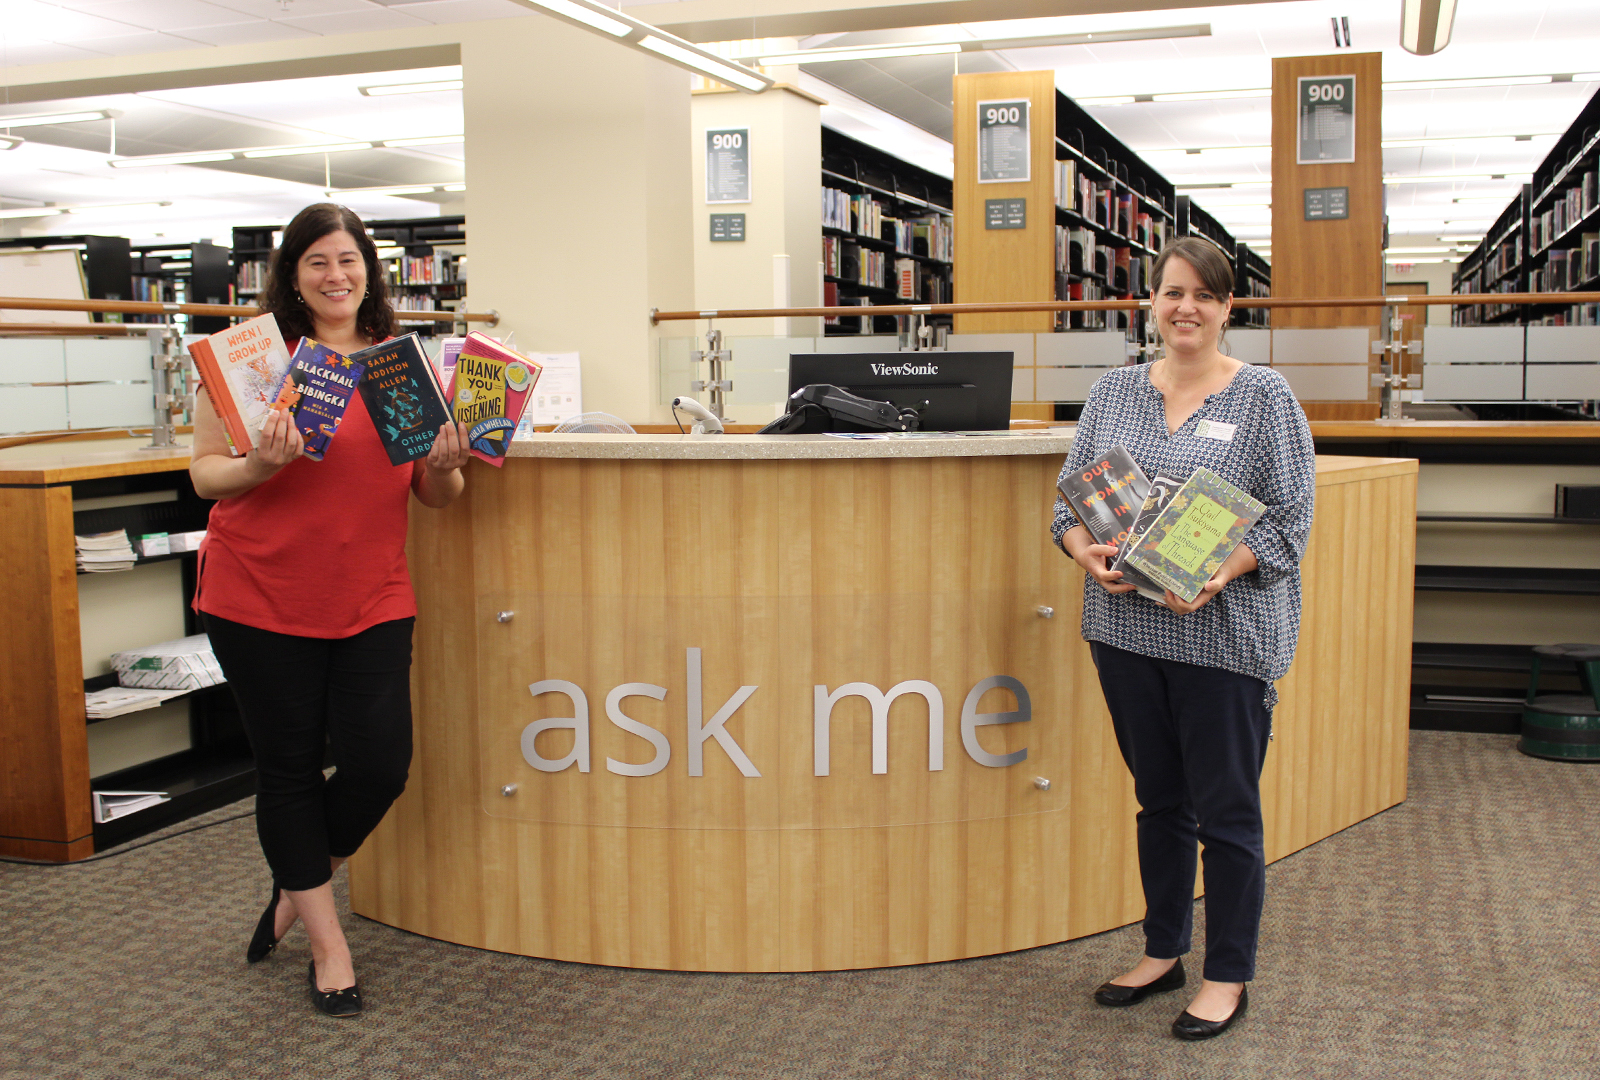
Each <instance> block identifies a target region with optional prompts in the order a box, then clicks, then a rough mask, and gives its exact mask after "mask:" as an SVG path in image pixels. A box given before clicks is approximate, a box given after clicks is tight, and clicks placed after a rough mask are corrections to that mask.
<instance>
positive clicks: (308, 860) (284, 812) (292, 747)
mask: <svg viewBox="0 0 1600 1080" xmlns="http://www.w3.org/2000/svg"><path fill="white" fill-rule="evenodd" d="M201 618H202V621H203V622H204V624H205V629H206V633H207V634H208V635H209V636H210V638H211V648H212V651H213V652H215V653H216V656H217V662H218V663H219V664H220V665H221V666H222V672H223V674H224V675H226V676H227V677H228V683H229V685H231V686H232V687H233V695H234V698H235V700H237V701H238V703H239V713H240V715H241V717H242V718H243V720H244V729H245V733H246V734H247V735H248V736H249V738H250V749H251V751H252V752H253V753H254V754H255V759H256V774H257V778H258V784H259V788H258V791H257V794H256V833H257V835H259V836H260V838H261V850H262V852H263V853H264V854H265V855H266V857H267V865H268V866H270V867H271V868H272V877H273V880H274V881H276V882H277V883H278V884H279V885H280V886H282V887H283V888H285V889H291V890H294V891H302V890H305V889H314V888H316V887H317V886H319V885H322V884H324V883H326V882H327V881H328V879H329V878H330V877H331V876H332V872H331V871H330V870H329V869H328V859H329V857H330V856H333V857H338V858H348V857H349V856H351V855H354V854H355V853H356V849H357V848H359V847H360V846H361V842H362V841H363V840H365V839H366V838H367V835H368V834H369V833H371V832H372V830H373V829H375V828H377V827H378V822H380V821H382V820H383V815H384V814H385V813H387V812H388V810H389V806H390V804H391V803H393V802H394V801H395V799H397V798H399V797H400V792H402V791H404V790H405V786H406V773H407V770H408V769H409V768H410V766H411V681H410V672H411V628H412V626H413V624H415V622H416V620H415V619H396V620H394V621H392V622H384V623H379V624H378V625H376V626H373V627H370V628H368V629H366V630H363V631H361V632H360V633H359V634H355V635H353V636H352V637H347V638H334V639H325V638H308V637H295V636H293V635H290V634H276V633H273V632H272V631H270V630H259V629H257V628H256V627H253V626H246V625H244V624H243V623H236V622H230V621H229V620H227V619H220V618H218V617H217V616H215V615H208V614H205V613H203V612H202V613H201ZM330 749H331V751H332V756H333V764H334V768H335V770H336V771H335V772H334V775H333V776H332V777H331V778H329V779H324V777H323V775H322V763H323V760H324V755H325V752H326V751H328V750H330Z"/></svg>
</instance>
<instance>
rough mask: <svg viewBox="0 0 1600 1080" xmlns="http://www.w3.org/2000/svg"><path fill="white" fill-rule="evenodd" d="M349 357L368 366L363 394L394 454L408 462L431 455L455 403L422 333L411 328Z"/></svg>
mask: <svg viewBox="0 0 1600 1080" xmlns="http://www.w3.org/2000/svg"><path fill="white" fill-rule="evenodd" d="M349 358H350V359H351V360H353V361H355V362H356V363H358V364H360V365H362V366H363V367H364V368H365V369H366V374H365V375H364V376H363V377H362V379H361V397H362V399H363V400H364V401H366V403H367V412H368V414H369V415H371V417H372V426H373V427H375V428H377V429H378V439H379V441H381V442H382V443H383V448H384V450H385V451H386V452H387V453H388V455H389V460H390V461H391V462H393V463H394V464H396V465H404V464H406V463H407V462H411V461H416V460H417V459H418V458H424V457H427V456H428V451H429V450H431V449H433V440H434V439H436V438H438V437H439V428H441V427H443V426H444V425H445V424H448V423H450V409H449V407H448V406H447V405H446V404H445V396H444V391H443V390H441V389H440V388H439V376H438V375H437V374H436V373H435V372H434V369H433V364H432V363H430V362H429V360H428V354H427V353H426V352H424V351H423V349H422V341H421V339H420V338H418V337H417V335H416V334H407V335H406V336H405V337H398V338H394V339H393V340H390V341H382V342H379V343H378V344H376V345H369V346H367V347H366V348H365V349H360V350H358V351H356V352H353V353H351V354H350V357H349Z"/></svg>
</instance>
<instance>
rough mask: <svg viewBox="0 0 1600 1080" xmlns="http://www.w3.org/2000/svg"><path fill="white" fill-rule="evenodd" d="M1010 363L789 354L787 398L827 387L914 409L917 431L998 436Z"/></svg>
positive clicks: (962, 355) (986, 357) (1001, 359)
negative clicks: (918, 415)
mask: <svg viewBox="0 0 1600 1080" xmlns="http://www.w3.org/2000/svg"><path fill="white" fill-rule="evenodd" d="M1013 360H1014V354H1012V353H1008V352H910V353H893V352H889V353H790V354H789V393H791V394H793V393H794V392H795V391H796V390H798V389H800V388H801V387H802V386H810V385H811V384H812V383H832V384H833V385H834V386H839V387H843V388H844V389H846V390H848V391H850V392H851V393H852V394H859V395H860V396H862V397H865V398H873V399H875V400H877V401H889V402H893V403H894V404H895V405H896V406H898V407H900V408H902V409H907V408H909V409H918V410H920V411H921V413H922V424H921V427H922V430H923V431H1003V430H1005V429H1006V428H1008V427H1010V426H1011V367H1012V363H1013ZM841 430H843V428H842V427H841Z"/></svg>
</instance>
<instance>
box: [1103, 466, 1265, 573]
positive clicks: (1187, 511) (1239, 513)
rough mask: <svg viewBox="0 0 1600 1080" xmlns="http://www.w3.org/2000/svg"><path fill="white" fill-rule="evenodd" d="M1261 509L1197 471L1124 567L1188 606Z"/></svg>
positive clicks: (1260, 505)
mask: <svg viewBox="0 0 1600 1080" xmlns="http://www.w3.org/2000/svg"><path fill="white" fill-rule="evenodd" d="M1265 511H1266V505H1265V504H1264V503H1262V502H1260V501H1258V500H1256V499H1254V498H1252V497H1251V496H1249V495H1247V494H1246V493H1245V492H1243V491H1241V490H1240V489H1238V488H1236V487H1234V486H1233V485H1232V484H1230V483H1228V482H1227V481H1226V480H1224V479H1223V478H1222V477H1220V476H1218V475H1217V474H1216V473H1214V472H1212V471H1211V470H1210V469H1196V470H1195V471H1194V472H1193V473H1192V474H1190V476H1189V480H1188V482H1187V483H1185V484H1184V485H1183V487H1181V488H1179V489H1178V491H1177V493H1176V494H1175V495H1173V496H1172V498H1171V500H1170V501H1168V503H1167V505H1166V507H1165V508H1164V509H1163V510H1162V511H1161V513H1160V514H1158V515H1157V516H1156V519H1155V521H1153V522H1152V523H1151V524H1150V527H1149V528H1148V529H1146V530H1145V531H1144V532H1143V533H1142V534H1141V535H1140V536H1139V537H1138V539H1137V540H1136V541H1135V543H1134V546H1133V550H1131V551H1130V552H1128V559H1127V561H1128V565H1129V566H1132V567H1134V568H1135V569H1137V570H1138V571H1140V572H1141V573H1143V574H1144V575H1146V576H1147V577H1149V578H1150V579H1151V580H1152V581H1155V582H1157V583H1158V584H1160V585H1162V586H1165V587H1166V588H1168V589H1171V590H1172V591H1173V592H1174V593H1176V594H1177V595H1179V596H1181V597H1183V599H1184V600H1185V601H1186V602H1191V603H1192V602H1193V601H1194V598H1195V597H1197V596H1199V595H1200V590H1201V589H1203V588H1205V584H1206V582H1208V581H1210V580H1211V578H1212V576H1213V575H1214V574H1216V572H1217V570H1218V569H1219V568H1220V567H1221V566H1222V564H1223V563H1224V562H1225V561H1226V560H1227V558H1228V556H1229V555H1232V554H1233V552H1234V549H1235V548H1237V547H1238V546H1239V545H1240V544H1241V543H1243V542H1244V538H1245V535H1246V534H1247V533H1249V531H1250V529H1251V527H1252V526H1254V525H1255V523H1256V522H1257V521H1259V520H1260V519H1261V515H1262V513H1264V512H1265Z"/></svg>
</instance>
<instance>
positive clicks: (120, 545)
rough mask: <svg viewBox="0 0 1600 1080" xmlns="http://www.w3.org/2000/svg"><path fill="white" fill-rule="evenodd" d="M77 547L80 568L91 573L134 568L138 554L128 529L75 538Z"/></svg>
mask: <svg viewBox="0 0 1600 1080" xmlns="http://www.w3.org/2000/svg"><path fill="white" fill-rule="evenodd" d="M73 541H74V545H75V546H76V548H77V558H78V569H79V570H82V571H85V572H86V573H91V574H105V573H111V572H114V571H117V570H132V569H133V565H134V562H135V561H136V560H137V558H138V556H137V555H135V554H134V550H133V544H132V543H130V542H129V540H128V531H127V530H126V529H112V530H111V531H110V532H99V533H89V534H87V535H85V536H77V537H74V538H73Z"/></svg>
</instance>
